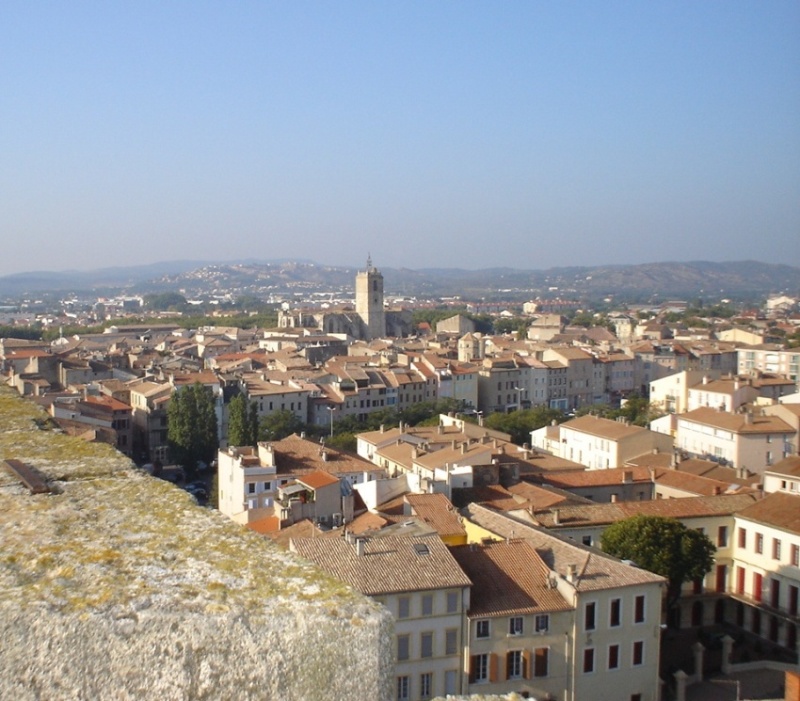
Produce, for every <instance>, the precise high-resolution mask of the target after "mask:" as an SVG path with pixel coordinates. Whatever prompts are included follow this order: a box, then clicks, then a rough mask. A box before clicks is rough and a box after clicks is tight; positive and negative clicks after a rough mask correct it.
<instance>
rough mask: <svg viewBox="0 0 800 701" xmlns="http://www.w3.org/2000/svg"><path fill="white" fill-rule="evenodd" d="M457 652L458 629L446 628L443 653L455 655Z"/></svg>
mask: <svg viewBox="0 0 800 701" xmlns="http://www.w3.org/2000/svg"><path fill="white" fill-rule="evenodd" d="M457 652H458V629H457V628H448V629H447V630H446V631H445V632H444V654H445V655H455V654H456V653H457Z"/></svg>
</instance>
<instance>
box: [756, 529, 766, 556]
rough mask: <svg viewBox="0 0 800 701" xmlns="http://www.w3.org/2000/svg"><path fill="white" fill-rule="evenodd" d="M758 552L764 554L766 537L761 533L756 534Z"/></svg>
mask: <svg viewBox="0 0 800 701" xmlns="http://www.w3.org/2000/svg"><path fill="white" fill-rule="evenodd" d="M756 552H757V553H759V554H760V553H763V552H764V536H763V534H761V533H756Z"/></svg>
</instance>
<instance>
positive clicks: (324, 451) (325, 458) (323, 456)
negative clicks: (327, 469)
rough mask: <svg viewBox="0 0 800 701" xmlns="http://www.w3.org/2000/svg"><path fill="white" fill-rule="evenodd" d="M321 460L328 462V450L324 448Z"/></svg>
mask: <svg viewBox="0 0 800 701" xmlns="http://www.w3.org/2000/svg"><path fill="white" fill-rule="evenodd" d="M322 462H328V451H327V450H325V449H323V451H322Z"/></svg>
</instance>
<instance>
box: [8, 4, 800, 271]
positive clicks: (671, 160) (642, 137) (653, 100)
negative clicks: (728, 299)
mask: <svg viewBox="0 0 800 701" xmlns="http://www.w3.org/2000/svg"><path fill="white" fill-rule="evenodd" d="M798 36H800V5H798V4H797V3H796V2H788V1H786V2H783V1H773V2H724V3H723V2H703V3H696V2H672V3H668V4H664V5H659V4H653V3H629V2H628V3H625V2H582V3H543V2H529V3H476V2H465V3H454V2H438V3H423V2H407V3H385V2H378V3H366V2H339V3H334V4H324V3H314V2H295V3H274V2H265V3H261V2H259V3H256V2H245V3H237V4H235V5H229V4H217V3H208V2H191V3H189V2H172V3H153V2H145V3H121V4H117V3H114V4H109V5H106V4H96V3H88V2H76V3H69V4H60V3H48V2H19V1H14V0H12V1H11V2H6V3H4V5H3V8H2V11H0V88H1V89H2V91H3V94H4V95H5V96H6V99H4V100H3V101H2V102H0V122H1V123H2V125H3V127H2V129H0V231H2V240H3V256H2V258H1V259H0V275H6V274H11V273H15V272H23V271H30V270H65V269H71V268H75V269H88V268H96V267H104V266H113V265H131V264H138V263H150V262H155V261H161V260H169V259H204V260H207V259H210V258H219V259H220V260H231V259H235V258H260V259H274V258H293V257H296V258H305V259H313V260H315V261H317V262H320V263H328V264H332V265H354V264H362V263H363V261H364V260H365V257H366V254H367V252H370V253H371V255H372V258H373V260H374V261H375V262H376V263H377V264H378V265H382V266H393V267H400V266H406V267H410V268H422V267H464V268H471V269H474V268H481V267H490V266H513V267H521V268H547V267H551V266H561V265H595V264H603V263H640V262H649V261H666V260H679V261H687V260H718V261H719V260H743V259H756V260H761V261H764V262H782V263H788V264H790V265H798V263H800V246H798V243H797V242H798V240H800V237H799V236H798V235H799V234H800V165H798V164H800V130H798V128H797V125H798V124H800V42H798V41H797V37H798Z"/></svg>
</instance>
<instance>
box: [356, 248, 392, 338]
mask: <svg viewBox="0 0 800 701" xmlns="http://www.w3.org/2000/svg"><path fill="white" fill-rule="evenodd" d="M356 314H358V316H359V317H360V318H361V321H362V322H363V324H364V331H365V340H367V341H371V340H373V339H375V338H385V337H386V312H385V311H384V309H383V275H382V274H381V273H380V272H379V271H378V269H377V268H376V267H375V266H374V265H372V258H371V257H368V258H367V269H366V270H365V271H363V270H362V271H361V272H359V273H358V274H356Z"/></svg>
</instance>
